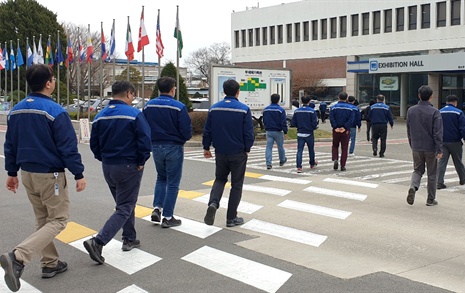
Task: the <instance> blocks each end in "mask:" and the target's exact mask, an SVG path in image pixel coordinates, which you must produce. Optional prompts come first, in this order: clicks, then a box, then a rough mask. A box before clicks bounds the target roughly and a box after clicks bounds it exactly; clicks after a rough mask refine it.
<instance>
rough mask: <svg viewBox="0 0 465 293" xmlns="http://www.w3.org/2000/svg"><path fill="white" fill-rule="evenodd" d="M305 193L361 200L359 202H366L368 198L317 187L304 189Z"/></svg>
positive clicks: (357, 194) (362, 195) (363, 195)
mask: <svg viewBox="0 0 465 293" xmlns="http://www.w3.org/2000/svg"><path fill="white" fill-rule="evenodd" d="M304 191H308V192H313V193H319V194H324V195H330V196H335V197H342V198H347V199H353V200H359V201H364V200H365V199H366V198H367V196H366V195H365V194H360V193H353V192H346V191H340V190H335V189H327V188H320V187H315V186H310V187H307V188H305V189H304Z"/></svg>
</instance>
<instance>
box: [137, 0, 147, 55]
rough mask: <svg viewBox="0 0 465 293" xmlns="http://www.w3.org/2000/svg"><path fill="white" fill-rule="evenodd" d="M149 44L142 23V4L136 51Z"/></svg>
mask: <svg viewBox="0 0 465 293" xmlns="http://www.w3.org/2000/svg"><path fill="white" fill-rule="evenodd" d="M148 44H150V41H149V36H147V31H146V30H145V25H144V6H142V13H141V15H140V27H139V41H138V42H137V52H140V51H142V48H143V47H144V46H146V45H148Z"/></svg>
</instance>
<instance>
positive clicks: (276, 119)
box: [262, 94, 287, 170]
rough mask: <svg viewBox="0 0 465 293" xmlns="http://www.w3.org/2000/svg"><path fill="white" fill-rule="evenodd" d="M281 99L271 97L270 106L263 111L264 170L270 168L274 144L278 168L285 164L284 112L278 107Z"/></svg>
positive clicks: (285, 130) (285, 129) (285, 124)
mask: <svg viewBox="0 0 465 293" xmlns="http://www.w3.org/2000/svg"><path fill="white" fill-rule="evenodd" d="M280 100H281V97H280V96H279V95H278V94H272V95H271V104H270V105H269V106H268V107H266V108H265V109H263V114H262V115H263V124H265V130H266V151H265V159H266V168H267V169H268V170H269V169H271V168H272V160H273V144H274V143H275V142H276V146H277V147H278V155H279V166H282V165H284V164H285V163H286V161H287V158H286V151H285V150H284V135H285V134H287V122H286V111H285V110H284V109H283V108H282V107H281V106H279V104H278V103H279V101H280Z"/></svg>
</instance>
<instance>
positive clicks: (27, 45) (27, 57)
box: [0, 37, 32, 96]
mask: <svg viewBox="0 0 465 293" xmlns="http://www.w3.org/2000/svg"><path fill="white" fill-rule="evenodd" d="M26 43H27V44H26V71H27V68H28V66H27V63H28V61H29V56H28V54H29V52H28V51H27V48H30V47H29V37H26ZM31 52H32V50H31ZM1 83H2V82H1V81H0V84H1ZM25 89H26V91H25V93H26V96H27V82H26V87H25Z"/></svg>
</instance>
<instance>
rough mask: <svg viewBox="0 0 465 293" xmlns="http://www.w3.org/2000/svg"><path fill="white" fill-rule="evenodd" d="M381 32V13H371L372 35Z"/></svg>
mask: <svg viewBox="0 0 465 293" xmlns="http://www.w3.org/2000/svg"><path fill="white" fill-rule="evenodd" d="M380 32H381V11H374V12H373V34H379V33H380Z"/></svg>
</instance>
